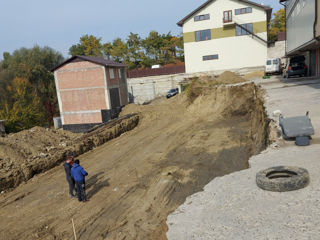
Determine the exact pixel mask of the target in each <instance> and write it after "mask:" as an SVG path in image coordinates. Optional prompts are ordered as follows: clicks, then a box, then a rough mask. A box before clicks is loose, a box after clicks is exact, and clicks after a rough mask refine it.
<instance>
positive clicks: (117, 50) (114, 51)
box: [111, 38, 129, 62]
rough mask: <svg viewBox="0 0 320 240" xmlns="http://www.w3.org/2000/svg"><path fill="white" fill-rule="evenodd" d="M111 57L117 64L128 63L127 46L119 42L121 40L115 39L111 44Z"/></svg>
mask: <svg viewBox="0 0 320 240" xmlns="http://www.w3.org/2000/svg"><path fill="white" fill-rule="evenodd" d="M111 56H112V58H113V59H114V60H115V61H117V62H127V61H128V58H129V57H128V48H127V44H126V43H125V42H123V41H122V40H121V38H116V39H115V40H113V42H112V48H111Z"/></svg>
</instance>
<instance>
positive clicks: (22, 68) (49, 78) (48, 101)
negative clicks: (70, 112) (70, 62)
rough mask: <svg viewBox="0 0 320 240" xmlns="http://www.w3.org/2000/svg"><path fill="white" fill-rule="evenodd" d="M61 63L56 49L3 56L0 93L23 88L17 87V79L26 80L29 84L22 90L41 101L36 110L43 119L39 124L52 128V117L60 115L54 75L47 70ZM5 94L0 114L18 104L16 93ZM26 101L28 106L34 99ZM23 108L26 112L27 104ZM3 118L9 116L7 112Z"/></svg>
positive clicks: (0, 100) (24, 50) (17, 51)
mask: <svg viewBox="0 0 320 240" xmlns="http://www.w3.org/2000/svg"><path fill="white" fill-rule="evenodd" d="M62 61H63V56H62V55H61V54H60V53H58V52H56V51H55V50H53V49H51V48H49V47H43V48H40V47H39V46H35V47H33V48H31V49H27V48H21V49H19V50H16V51H14V52H13V54H12V55H11V54H7V53H6V54H5V56H4V60H3V61H2V63H1V68H0V69H1V70H0V87H1V89H2V91H3V89H20V88H21V87H22V86H23V85H21V84H20V85H19V84H18V83H17V81H18V80H16V79H20V80H19V81H22V80H21V79H25V80H26V81H27V82H28V84H27V83H25V86H27V87H25V88H26V89H27V90H28V92H29V93H32V94H34V95H35V96H36V97H37V98H38V99H39V101H40V107H39V108H37V109H39V116H41V117H42V120H41V121H40V123H41V124H40V125H52V118H53V117H54V116H55V115H57V114H58V113H59V108H58V102H57V96H56V88H55V83H54V76H53V74H52V73H51V72H50V70H51V69H53V68H54V67H55V66H57V65H59V64H60V63H61V62H62ZM19 81H18V82H19ZM5 92H6V93H5V94H4V95H2V94H0V111H2V112H3V110H4V106H6V110H7V111H13V112H14V111H16V110H17V106H16V105H14V103H16V102H17V98H16V96H17V95H16V92H15V91H13V90H12V91H5ZM0 93H2V92H1V91H0ZM25 99H26V100H25V101H29V105H34V104H35V102H34V101H35V100H34V99H31V98H25ZM10 106H11V107H10ZM25 108H26V109H28V106H27V104H25ZM6 115H7V116H9V117H10V116H11V115H10V114H9V112H7V114H6ZM19 119H20V118H19ZM23 123H25V122H23ZM27 126H30V125H27ZM11 129H13V128H11Z"/></svg>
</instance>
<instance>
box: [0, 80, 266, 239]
mask: <svg viewBox="0 0 320 240" xmlns="http://www.w3.org/2000/svg"><path fill="white" fill-rule="evenodd" d="M262 94H263V93H262V92H261V90H260V88H258V87H257V86H255V85H254V84H252V83H242V84H237V85H235V86H225V85H212V86H210V87H209V89H207V91H204V93H202V94H200V95H199V96H198V97H196V98H195V99H194V101H193V102H192V103H190V102H189V101H188V98H187V96H186V95H185V94H179V95H178V96H175V97H173V98H170V99H157V100H156V101H153V102H152V103H151V104H148V105H144V106H137V105H128V106H127V107H126V108H125V109H124V111H123V113H122V114H123V115H127V114H132V113H137V114H138V115H139V124H138V126H137V127H136V128H135V129H133V130H132V131H129V132H126V133H124V134H122V135H121V136H119V137H118V138H115V139H113V140H111V141H108V142H106V143H105V144H103V145H101V146H100V147H97V148H96V149H94V150H93V151H89V152H87V153H85V154H83V155H81V156H80V157H79V158H80V161H81V165H83V166H84V168H85V169H86V170H87V171H88V172H89V176H88V177H87V181H86V184H87V195H88V197H89V199H90V201H89V202H87V203H85V204H83V203H78V202H77V201H76V200H72V199H70V198H69V197H68V193H67V183H66V181H65V176H64V172H63V169H62V167H61V166H58V167H56V168H53V169H52V170H49V171H47V172H46V173H43V174H39V175H37V176H35V177H33V178H32V179H31V180H30V181H28V182H27V183H26V184H22V185H20V186H19V187H17V188H16V189H15V190H13V191H11V192H9V193H5V194H2V195H0V207H1V212H0V239H8V240H11V239H12V240H13V239H27V240H28V239H72V237H73V232H72V227H71V219H72V218H73V219H74V222H75V228H76V233H77V237H78V239H80V240H84V239H97V240H98V239H113V240H117V239H122V240H123V239H153V240H158V239H159V240H160V239H161V240H162V239H166V236H165V233H166V231H167V226H166V218H167V216H168V214H170V213H171V212H172V211H174V210H175V209H176V208H177V207H178V206H179V205H180V204H182V203H183V202H184V201H185V199H186V197H187V196H189V195H191V194H193V193H195V192H198V191H201V190H202V188H203V187H204V186H205V185H206V184H207V183H208V182H210V181H211V180H212V179H213V178H215V177H217V176H222V175H225V174H228V173H231V172H234V171H238V170H241V169H245V168H247V167H248V159H249V157H250V156H251V155H253V154H256V153H258V152H260V151H261V150H262V149H264V148H265V147H266V145H267V143H268V142H267V139H268V120H267V117H266V113H265V109H264V107H263V100H262ZM93 135H94V134H93Z"/></svg>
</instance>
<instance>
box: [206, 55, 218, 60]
mask: <svg viewBox="0 0 320 240" xmlns="http://www.w3.org/2000/svg"><path fill="white" fill-rule="evenodd" d="M217 59H219V55H218V54H214V55H207V56H203V57H202V60H203V61H208V60H217Z"/></svg>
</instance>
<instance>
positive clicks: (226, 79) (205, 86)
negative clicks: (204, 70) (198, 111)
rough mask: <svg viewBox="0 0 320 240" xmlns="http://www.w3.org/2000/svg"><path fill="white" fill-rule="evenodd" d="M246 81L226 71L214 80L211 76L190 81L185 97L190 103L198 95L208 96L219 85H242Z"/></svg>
mask: <svg viewBox="0 0 320 240" xmlns="http://www.w3.org/2000/svg"><path fill="white" fill-rule="evenodd" d="M245 81H246V80H245V79H244V78H241V77H240V76H238V75H237V74H235V73H233V72H230V71H226V72H223V73H222V74H221V75H220V76H218V77H217V78H215V77H214V76H213V75H211V76H201V77H195V78H193V79H191V82H190V83H189V84H188V85H187V87H186V95H187V98H188V100H189V102H190V103H192V102H193V101H194V100H195V99H196V98H197V97H199V96H200V95H210V94H211V93H212V92H215V91H214V89H215V88H216V87H217V86H220V85H228V84H237V83H243V82H245Z"/></svg>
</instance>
